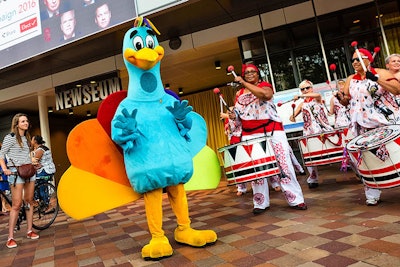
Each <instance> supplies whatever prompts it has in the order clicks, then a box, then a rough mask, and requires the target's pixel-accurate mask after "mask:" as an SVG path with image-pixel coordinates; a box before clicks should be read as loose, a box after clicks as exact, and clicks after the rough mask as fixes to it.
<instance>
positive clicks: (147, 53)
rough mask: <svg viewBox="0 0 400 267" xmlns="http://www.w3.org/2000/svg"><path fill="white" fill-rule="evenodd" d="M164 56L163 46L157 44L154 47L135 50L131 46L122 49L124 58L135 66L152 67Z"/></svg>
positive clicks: (144, 68)
mask: <svg viewBox="0 0 400 267" xmlns="http://www.w3.org/2000/svg"><path fill="white" fill-rule="evenodd" d="M163 57H164V48H163V47H162V46H157V47H155V48H154V49H150V48H147V47H145V48H143V49H140V50H139V51H135V50H134V49H132V48H127V49H125V51H124V58H125V59H126V60H127V61H128V62H130V63H131V64H133V65H135V66H136V67H138V68H140V69H143V70H149V69H151V68H152V67H154V66H155V65H156V64H157V63H158V62H160V60H161V59H162V58H163Z"/></svg>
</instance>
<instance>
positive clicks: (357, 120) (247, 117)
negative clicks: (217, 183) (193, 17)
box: [221, 48, 400, 214]
mask: <svg viewBox="0 0 400 267" xmlns="http://www.w3.org/2000/svg"><path fill="white" fill-rule="evenodd" d="M360 61H362V62H360ZM373 61H374V57H373V56H372V54H371V52H369V51H368V50H367V49H363V48H360V49H358V50H357V51H356V52H354V54H353V58H352V67H353V69H354V74H351V75H349V76H348V77H347V78H346V79H343V80H338V81H337V83H336V85H337V87H336V89H335V90H332V91H333V94H332V97H331V99H330V101H329V103H330V107H329V109H328V108H327V106H326V104H325V102H324V100H323V99H322V95H321V94H320V93H318V92H314V90H313V83H312V82H311V81H309V80H303V81H302V82H301V83H300V84H299V86H298V87H299V89H300V92H299V94H298V95H296V96H294V98H293V101H297V100H299V99H301V101H300V103H299V104H298V105H297V108H296V109H295V110H294V111H293V114H292V115H291V116H290V118H289V120H290V121H292V122H295V121H296V117H297V116H298V115H299V114H300V113H301V114H302V118H303V121H304V128H303V136H310V135H314V134H323V133H327V132H332V131H336V130H338V129H339V130H343V129H346V130H348V132H349V133H348V134H347V136H345V137H344V140H343V144H342V146H343V153H344V154H343V162H342V167H341V170H347V168H348V167H352V168H353V170H354V171H355V172H356V173H357V163H352V162H351V160H350V158H349V156H348V154H347V151H346V144H347V143H348V142H349V140H350V139H351V138H354V137H356V136H358V135H360V134H362V133H365V132H367V131H369V130H372V129H375V128H378V127H381V126H385V125H390V124H396V123H398V121H399V120H400V82H399V81H400V54H392V55H390V56H388V57H387V58H386V60H385V63H386V69H379V68H373V67H372V66H371V64H372V63H373ZM235 81H236V82H238V83H240V85H241V87H242V88H241V89H240V90H239V91H238V92H237V95H236V99H235V100H234V103H235V104H234V106H233V107H231V108H230V109H229V110H228V111H227V113H221V118H224V119H225V120H226V124H225V129H226V134H227V135H228V139H229V141H230V145H232V144H240V143H241V142H245V141H246V140H249V139H252V138H257V137H260V136H266V138H269V139H270V140H271V141H272V143H273V149H274V153H275V155H276V157H277V158H278V164H279V167H280V170H281V174H280V175H275V176H271V177H263V178H262V179H260V178H259V177H257V178H255V179H254V180H252V181H247V183H251V187H252V192H253V204H254V209H253V213H254V214H260V213H262V212H264V211H266V210H267V209H268V208H269V205H270V203H269V186H268V182H270V183H271V185H272V187H273V188H276V189H277V191H278V190H282V192H283V193H284V195H285V197H286V200H287V202H288V204H289V206H291V207H293V208H296V209H301V210H305V209H307V205H306V204H305V201H304V196H303V193H302V190H301V188H300V185H299V183H298V181H297V179H296V173H295V167H294V166H296V165H297V164H298V163H296V162H297V160H296V159H295V157H294V156H292V157H291V156H290V153H292V154H293V151H292V150H291V147H290V146H289V145H288V141H287V138H286V135H285V132H284V131H283V125H282V120H281V118H280V115H279V114H278V112H277V108H276V106H275V104H274V102H273V89H272V85H271V84H270V83H268V82H265V81H262V80H261V76H260V72H259V70H258V68H257V66H255V65H253V64H250V63H247V64H244V65H243V69H242V75H241V76H237V77H235ZM328 116H334V124H333V125H331V124H330V123H329V120H328ZM346 132H347V131H346ZM293 158H294V159H293ZM299 165H300V164H299ZM343 167H344V169H342V168H343ZM300 168H301V165H300ZM296 169H297V170H299V169H298V167H297V168H296ZM307 170H308V174H309V176H308V177H307V184H308V187H309V188H310V189H313V188H316V187H318V186H319V181H318V168H317V166H312V167H307ZM357 175H358V173H357ZM236 186H237V195H238V196H240V195H242V194H244V193H245V192H247V185H246V183H237V184H236ZM364 191H365V197H366V205H368V206H375V205H378V203H379V199H380V194H381V190H379V189H376V188H370V187H368V186H364Z"/></svg>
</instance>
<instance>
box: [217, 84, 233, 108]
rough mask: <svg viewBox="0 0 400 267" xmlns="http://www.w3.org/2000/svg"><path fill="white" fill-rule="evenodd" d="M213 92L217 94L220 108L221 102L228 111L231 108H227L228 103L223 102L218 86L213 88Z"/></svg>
mask: <svg viewBox="0 0 400 267" xmlns="http://www.w3.org/2000/svg"><path fill="white" fill-rule="evenodd" d="M213 91H214V93H215V94H216V95H218V97H219V100H220V101H221V102H220V103H221V108H222V104H223V105H224V106H225V107H226V109H227V110H228V111H230V110H231V109H230V108H229V106H228V104H227V103H226V102H225V100H224V98H223V97H222V94H221V91H220V90H219V88H214V90H213Z"/></svg>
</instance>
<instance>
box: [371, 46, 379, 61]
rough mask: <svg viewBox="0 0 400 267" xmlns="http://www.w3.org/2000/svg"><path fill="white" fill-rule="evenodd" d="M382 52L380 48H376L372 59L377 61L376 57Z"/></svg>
mask: <svg viewBox="0 0 400 267" xmlns="http://www.w3.org/2000/svg"><path fill="white" fill-rule="evenodd" d="M379 51H381V48H380V47H379V46H377V47H375V48H374V53H373V54H372V58H373V59H375V57H376V55H377V54H378V53H379Z"/></svg>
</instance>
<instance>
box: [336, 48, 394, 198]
mask: <svg viewBox="0 0 400 267" xmlns="http://www.w3.org/2000/svg"><path fill="white" fill-rule="evenodd" d="M358 50H359V53H360V57H359V56H358V54H357V53H356V52H354V54H353V58H352V65H353V68H354V70H355V74H352V75H350V76H349V77H348V78H347V80H346V84H345V86H344V92H343V94H342V93H338V97H339V99H340V100H341V101H340V102H341V103H342V104H343V105H345V106H347V105H350V120H351V123H350V129H351V131H352V134H353V136H355V137H356V136H358V135H360V134H362V133H365V132H367V131H369V130H372V129H375V128H378V127H381V126H384V125H389V124H390V122H389V121H388V119H387V116H386V114H385V112H384V111H383V110H382V109H381V108H380V107H379V106H377V105H375V103H374V102H375V101H376V100H375V99H374V97H375V96H376V95H377V94H380V95H382V93H384V92H390V93H392V94H394V95H398V94H399V93H400V84H399V82H398V80H397V79H396V78H395V77H394V75H393V74H392V73H390V72H389V71H388V70H385V69H378V68H376V69H375V68H372V67H371V63H372V62H373V57H372V55H371V53H370V52H369V51H368V50H367V49H364V48H360V49H358ZM361 61H362V62H363V63H364V65H365V67H366V70H364V68H363V66H362V64H361ZM364 191H365V197H366V204H367V205H368V206H376V205H378V203H379V199H380V195H381V191H380V190H379V189H373V188H369V187H367V186H364Z"/></svg>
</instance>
